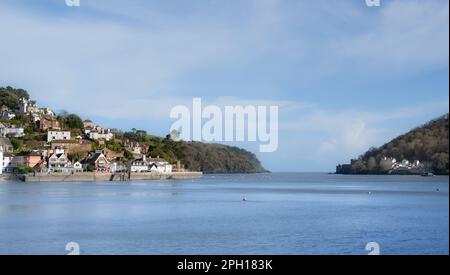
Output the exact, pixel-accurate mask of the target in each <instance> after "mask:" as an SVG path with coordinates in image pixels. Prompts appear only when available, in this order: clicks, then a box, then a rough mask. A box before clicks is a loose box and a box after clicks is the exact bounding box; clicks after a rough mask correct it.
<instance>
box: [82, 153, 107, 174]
mask: <svg viewBox="0 0 450 275" xmlns="http://www.w3.org/2000/svg"><path fill="white" fill-rule="evenodd" d="M82 164H83V168H84V169H85V170H90V169H92V170H94V171H95V172H97V173H109V172H110V162H109V160H108V159H107V158H106V156H105V155H103V151H102V150H97V151H95V154H94V155H93V156H91V157H89V158H88V159H87V160H85V161H83V162H82Z"/></svg>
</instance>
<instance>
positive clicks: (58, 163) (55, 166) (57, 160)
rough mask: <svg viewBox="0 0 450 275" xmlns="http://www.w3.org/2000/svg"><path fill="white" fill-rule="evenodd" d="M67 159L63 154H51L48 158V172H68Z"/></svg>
mask: <svg viewBox="0 0 450 275" xmlns="http://www.w3.org/2000/svg"><path fill="white" fill-rule="evenodd" d="M68 163H69V159H68V158H67V156H66V155H65V154H58V155H57V154H53V155H51V156H50V157H49V158H48V168H49V171H50V172H58V171H59V172H66V173H67V172H69V171H68V169H67V168H68V167H67V164H68Z"/></svg>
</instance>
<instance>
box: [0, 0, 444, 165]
mask: <svg viewBox="0 0 450 275" xmlns="http://www.w3.org/2000/svg"><path fill="white" fill-rule="evenodd" d="M448 5H449V2H448V1H447V0H428V1H420V0H391V1H386V0H385V1H383V0H381V6H380V7H367V6H366V5H365V1H364V0H348V1H332V0H318V1H301V0H292V1H288V0H273V1H272V0H241V1H225V0H209V1H208V0H198V1H194V0H168V1H159V0H158V1H156V0H155V1H148V0H145V1H144V0H140V1H139V0H127V1H125V0H81V6H80V7H78V8H69V7H67V6H66V5H65V3H64V0H42V1H28V0H2V1H1V2H0V37H1V38H2V40H1V43H0V64H1V65H0V86H6V85H10V86H15V87H21V88H25V89H27V90H28V91H29V92H30V93H31V94H32V96H33V97H34V98H35V99H37V100H38V102H39V104H40V105H41V106H50V107H52V108H54V109H56V110H62V109H64V110H68V111H71V112H76V113H78V114H80V115H81V116H82V117H83V118H91V119H94V120H95V121H96V122H98V123H100V124H103V125H104V126H109V127H116V128H121V129H124V130H127V129H131V128H141V129H145V130H147V131H149V132H151V133H154V134H159V135H165V134H166V133H167V132H168V131H169V128H170V125H171V124H172V123H173V120H172V119H170V117H169V112H170V109H171V108H172V107H173V106H175V105H178V104H185V105H189V104H192V103H191V102H192V98H193V97H201V98H202V99H203V101H204V102H205V104H216V105H219V106H222V105H225V104H244V105H245V104H253V105H262V104H266V105H267V104H269V105H278V106H280V114H279V116H280V118H279V127H280V131H279V149H278V150H277V151H276V152H274V153H259V152H258V144H255V143H236V144H235V145H237V146H240V147H243V148H246V149H248V150H251V151H253V152H255V153H256V154H257V156H258V157H259V158H260V159H261V161H262V162H263V165H264V166H265V167H266V168H268V169H270V170H273V171H333V170H334V166H335V164H337V163H341V162H346V161H348V160H349V159H350V158H352V157H356V156H358V155H359V154H361V153H363V152H364V151H366V150H367V149H368V148H370V147H371V146H379V145H382V144H383V143H385V142H387V141H389V140H390V139H391V138H393V137H395V136H397V135H398V134H401V133H403V132H405V131H408V130H409V129H411V128H413V127H415V126H417V125H419V124H422V123H424V122H426V121H428V120H429V119H432V118H434V117H437V116H440V115H442V114H444V113H447V112H448V110H449V104H448V100H449V98H448V90H449V81H448V73H449V71H448V70H449V69H448V58H449V56H448V52H449V42H448V41H449V37H448V36H449V29H448V28H449V27H448V26H449V14H448V10H449V7H448Z"/></svg>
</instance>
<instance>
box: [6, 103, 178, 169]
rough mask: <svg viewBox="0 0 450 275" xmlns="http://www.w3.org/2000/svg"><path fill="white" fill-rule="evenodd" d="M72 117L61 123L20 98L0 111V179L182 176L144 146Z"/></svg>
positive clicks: (52, 114) (47, 110)
mask: <svg viewBox="0 0 450 275" xmlns="http://www.w3.org/2000/svg"><path fill="white" fill-rule="evenodd" d="M117 135H120V132H119V131H117V130H113V129H109V128H104V127H102V126H100V125H98V124H96V123H94V122H93V121H91V120H84V121H82V120H81V119H80V118H79V117H78V116H76V115H66V116H64V118H63V119H61V117H59V116H57V115H56V113H55V112H54V111H53V110H51V109H50V108H39V107H38V106H37V102H36V101H33V100H29V99H28V98H26V97H22V98H20V99H19V102H18V108H17V109H11V108H9V107H8V106H6V105H5V104H3V105H2V106H1V109H0V174H3V175H20V174H21V175H24V174H36V173H38V174H48V175H51V174H58V175H63V174H68V175H74V174H77V173H87V172H91V173H105V174H106V173H112V174H114V173H154V174H170V173H173V172H185V170H184V168H183V166H182V165H181V163H180V161H178V160H176V161H174V160H172V163H169V161H168V160H166V159H163V158H161V157H159V156H150V155H148V154H149V146H148V145H145V144H140V143H138V142H134V141H130V140H128V139H126V138H124V137H123V135H122V136H120V138H118V137H116V136H117Z"/></svg>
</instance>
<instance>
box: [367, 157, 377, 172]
mask: <svg viewBox="0 0 450 275" xmlns="http://www.w3.org/2000/svg"><path fill="white" fill-rule="evenodd" d="M367 170H369V172H371V173H375V172H378V164H377V160H376V159H375V157H370V158H369V160H368V161H367Z"/></svg>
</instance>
